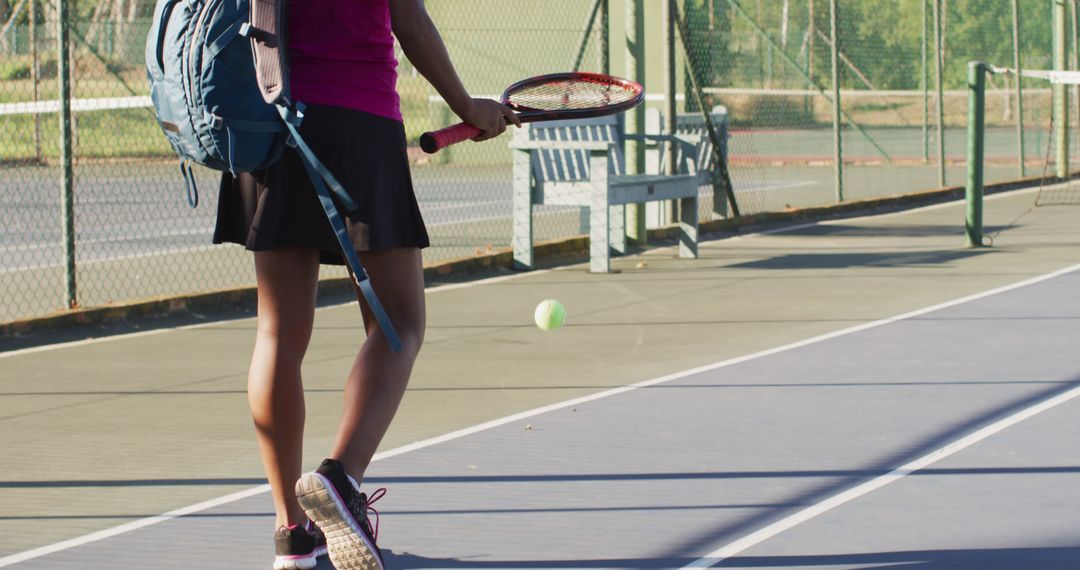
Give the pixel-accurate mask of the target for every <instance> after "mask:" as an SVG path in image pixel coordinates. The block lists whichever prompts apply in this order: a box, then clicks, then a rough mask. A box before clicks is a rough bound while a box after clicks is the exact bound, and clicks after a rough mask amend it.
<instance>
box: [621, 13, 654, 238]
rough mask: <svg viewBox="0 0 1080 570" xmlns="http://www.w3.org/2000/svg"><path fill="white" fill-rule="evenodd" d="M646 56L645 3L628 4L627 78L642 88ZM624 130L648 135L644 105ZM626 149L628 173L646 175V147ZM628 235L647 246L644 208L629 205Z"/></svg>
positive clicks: (628, 114)
mask: <svg viewBox="0 0 1080 570" xmlns="http://www.w3.org/2000/svg"><path fill="white" fill-rule="evenodd" d="M646 53H647V52H646V49H645V0H626V74H627V75H628V76H629V79H630V80H631V81H636V82H638V83H640V84H642V85H645V54H646ZM646 92H648V89H646ZM625 128H626V134H642V133H644V132H645V106H644V105H638V106H637V107H635V108H634V109H631V110H630V111H627V112H626V125H625ZM626 146H627V148H626V173H627V174H643V173H644V172H645V145H644V144H643V143H640V142H637V141H627V143H626ZM626 233H627V237H629V238H630V240H631V241H632V242H633V243H634V244H645V243H647V242H648V234H647V233H646V231H645V204H643V203H638V204H627V205H626ZM620 253H626V252H620Z"/></svg>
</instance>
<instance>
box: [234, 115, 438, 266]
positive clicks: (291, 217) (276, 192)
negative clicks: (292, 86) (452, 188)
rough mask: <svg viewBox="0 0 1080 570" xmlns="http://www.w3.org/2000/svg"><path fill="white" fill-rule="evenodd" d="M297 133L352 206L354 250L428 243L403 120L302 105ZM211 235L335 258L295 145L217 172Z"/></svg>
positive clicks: (333, 241) (336, 249) (337, 249)
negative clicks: (249, 167)
mask: <svg viewBox="0 0 1080 570" xmlns="http://www.w3.org/2000/svg"><path fill="white" fill-rule="evenodd" d="M304 115H305V116H304V122H303V123H302V124H301V125H300V134H301V135H303V137H304V140H305V141H306V142H307V143H308V146H310V147H311V149H312V150H313V151H314V152H315V156H316V157H318V158H319V160H320V161H321V162H322V163H323V164H324V165H325V166H326V168H327V169H328V170H330V172H331V173H333V174H334V177H335V178H337V179H338V181H339V182H341V184H342V186H344V187H345V190H346V191H347V192H348V193H349V195H350V196H352V198H353V200H355V201H356V204H357V205H358V206H359V209H358V210H357V211H355V212H353V213H352V214H348V215H347V216H346V214H345V212H344V210H343V209H342V208H341V205H340V204H339V205H338V210H339V211H340V212H341V213H342V216H343V219H344V220H345V224H346V228H347V229H348V232H349V237H350V239H351V240H352V245H353V247H355V248H356V250H357V251H361V252H362V251H378V250H384V249H392V248H396V247H417V248H424V247H427V246H428V245H430V242H429V241H428V234H427V229H426V228H425V227H424V219H423V217H422V216H421V214H420V208H419V206H417V203H416V194H415V193H414V191H413V186H412V177H411V175H410V173H409V160H408V155H407V153H406V149H405V127H404V125H402V124H401V123H400V122H399V121H395V120H393V119H388V118H386V117H380V116H378V115H372V114H370V113H365V112H363V111H356V110H353V109H344V108H341V107H329V106H324V105H309V106H308V108H307V111H306V112H305V114H304ZM214 243H238V244H240V245H243V246H244V247H246V248H247V249H249V250H251V251H264V250H273V249H283V248H308V249H318V250H320V251H321V252H322V256H321V258H322V262H323V263H328V264H335V265H342V264H344V258H343V257H342V255H341V246H340V245H339V243H338V240H337V238H336V237H335V236H334V232H333V230H332V229H331V226H330V222H329V220H327V218H326V213H325V212H324V211H323V208H322V205H321V204H320V202H319V198H318V195H317V194H316V193H315V189H314V188H313V187H312V185H311V180H310V179H309V178H308V175H307V171H306V170H305V169H304V165H303V163H302V162H301V161H300V156H299V154H298V153H297V152H296V150H295V149H292V148H289V147H286V148H285V151H284V153H283V155H282V158H281V160H279V161H278V162H276V163H275V164H274V165H273V166H271V167H270V168H267V169H266V170H262V171H259V172H256V173H253V174H241V175H239V176H237V177H233V176H232V175H231V174H229V173H225V174H223V175H222V177H221V189H220V196H219V197H218V211H217V225H216V228H215V230H214Z"/></svg>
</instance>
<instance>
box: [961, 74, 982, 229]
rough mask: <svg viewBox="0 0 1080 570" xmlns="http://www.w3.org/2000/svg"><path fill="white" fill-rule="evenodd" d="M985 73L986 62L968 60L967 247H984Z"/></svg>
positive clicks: (965, 226)
mask: <svg viewBox="0 0 1080 570" xmlns="http://www.w3.org/2000/svg"><path fill="white" fill-rule="evenodd" d="M986 72H987V66H986V64H985V63H983V62H979V61H972V62H970V63H968V130H967V188H966V191H965V197H966V200H967V217H966V219H965V222H964V235H965V236H966V237H967V245H968V247H982V245H983V240H982V218H983V155H984V152H983V151H984V149H983V145H984V142H985V134H986V132H985V122H986V121H985V119H986Z"/></svg>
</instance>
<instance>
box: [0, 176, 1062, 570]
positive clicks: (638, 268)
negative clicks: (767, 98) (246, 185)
mask: <svg viewBox="0 0 1080 570" xmlns="http://www.w3.org/2000/svg"><path fill="white" fill-rule="evenodd" d="M1034 198H1035V196H1034V194H1033V193H1032V192H1023V191H1022V192H1014V193H1009V194H1002V195H997V196H994V197H993V198H992V199H989V200H988V201H987V208H986V225H987V234H988V236H990V237H992V240H993V245H992V247H985V248H978V249H968V248H965V247H964V238H963V235H962V231H961V229H960V228H961V224H962V222H963V216H964V205H963V204H962V203H950V204H944V205H939V206H933V207H929V208H922V209H918V210H911V211H906V212H896V213H891V214H885V215H879V216H872V217H860V218H848V219H838V220H833V221H828V222H822V223H817V224H807V225H800V226H788V227H776V228H768V229H767V231H765V232H764V233H757V234H748V235H741V236H711V237H714V238H717V239H713V240H711V241H708V242H707V243H704V244H703V245H702V255H701V258H700V259H697V260H681V259H678V258H677V257H674V255H673V250H672V249H670V248H657V249H652V250H650V251H648V252H646V253H644V254H642V255H637V256H630V257H623V258H618V259H616V260H615V262H614V265H615V266H616V267H617V268H619V269H621V270H622V271H621V273H617V274H610V275H593V274H589V273H587V272H586V271H585V266H584V265H575V266H569V267H558V268H553V269H551V270H542V271H536V272H530V273H509V272H508V273H505V274H500V275H497V276H493V277H491V278H489V279H485V280H478V281H471V282H465V283H456V284H435V283H432V284H430V285H431V287H430V289H429V295H428V303H429V330H428V336H427V341H426V344H425V348H424V350H423V352H422V354H421V357H420V360H419V362H418V364H417V369H416V371H415V374H414V378H413V382H412V384H411V385H410V390H409V392H408V394H407V396H406V400H405V402H404V404H403V406H402V409H401V412H400V413H399V415H398V418H397V421H396V423H395V424H394V425H393V426H392V427H391V431H390V433H389V435H388V436H387V439H386V440H385V442H384V446H383V448H382V450H381V452H380V455H379V456H378V457H377V461H376V462H375V463H374V464H373V465H372V467H371V469H370V471H369V473H368V480H367V485H368V486H370V488H372V489H374V488H377V487H380V486H385V487H387V488H388V489H389V494H388V495H387V496H386V497H385V498H384V499H383V500H382V501H380V502H379V503H378V504H377V505H376V506H377V507H378V508H379V510H380V512H381V514H382V517H381V526H380V544H381V545H382V547H383V549H384V553H385V557H386V560H387V563H388V566H389V567H394V568H534V569H535V568H560V569H561V568H681V567H688V566H697V567H706V566H717V567H730V568H755V569H760V568H775V569H795V568H813V569H834V568H836V569H839V568H917V569H920V570H922V569H947V568H948V569H952V568H964V569H968V568H970V569H975V568H978V569H1016V568H1025V569H1026V568H1038V569H1059V568H1060V569H1065V568H1070V569H1071V568H1077V567H1078V565H1080V563H1078V562H1077V560H1080V530H1078V529H1080V509H1078V508H1077V505H1080V397H1078V396H1080V351H1078V350H1077V346H1078V343H1077V341H1078V339H1080V295H1077V291H1078V289H1080V231H1078V227H1080V208H1076V207H1040V208H1033V207H1032V205H1033V203H1034ZM547 297H555V298H558V299H560V300H562V301H563V303H564V304H565V305H566V307H567V311H568V319H567V325H566V326H565V327H563V328H562V329H560V330H558V331H554V332H547V333H545V332H542V331H540V330H538V329H537V328H536V327H535V326H533V325H532V323H531V318H532V309H533V307H534V306H535V304H536V303H537V302H539V301H540V300H542V299H544V298H547ZM358 319H359V315H358V312H357V310H356V308H355V306H352V305H337V306H330V307H327V308H324V309H322V310H320V312H319V315H318V318H317V323H316V327H317V331H316V334H315V338H314V340H313V342H312V346H311V349H310V351H309V355H308V359H307V362H306V365H305V370H304V373H305V382H306V385H307V389H308V391H307V405H308V431H307V434H306V436H307V450H306V455H307V461H308V463H309V465H311V466H312V467H314V465H316V464H317V462H318V461H319V459H321V457H322V455H321V454H322V453H323V451H324V450H325V449H326V448H327V447H328V446H329V441H330V438H331V434H332V433H333V429H334V427H335V423H336V418H337V414H338V411H339V408H340V404H339V400H340V394H339V386H340V384H341V379H342V376H343V374H344V371H345V369H346V368H347V366H348V363H349V362H350V361H351V359H352V356H353V354H354V350H355V345H356V344H357V342H358V341H359V338H358V335H359V332H358V330H357V322H358ZM253 324H254V323H253V321H251V320H231V321H221V322H215V321H213V320H212V319H210V318H208V319H207V322H205V323H203V324H199V325H196V326H186V327H182V328H162V329H157V330H153V331H145V332H141V333H137V334H132V335H129V336H120V337H114V338H110V339H100V340H95V341H87V342H78V343H72V344H66V345H58V346H41V347H37V348H32V349H25V350H19V351H8V352H6V353H0V375H2V377H3V381H2V382H0V425H2V426H3V429H2V430H0V447H2V448H3V449H4V461H3V463H2V464H0V566H11V567H17V568H35V569H36V568H42V569H44V568H252V569H257V568H269V567H270V560H271V559H272V544H271V541H270V536H271V533H272V524H273V516H272V508H271V504H270V500H269V495H268V494H267V493H266V492H265V488H264V487H263V486H262V482H263V476H262V470H261V466H260V462H259V459H258V456H257V451H256V448H255V443H254V436H253V434H252V431H251V428H250V420H249V419H248V416H247V409H246V400H245V394H244V384H245V378H246V365H247V359H248V356H249V353H250V348H251V342H252V339H253V334H254V333H253ZM329 567H330V566H329V564H324V565H321V566H320V568H329Z"/></svg>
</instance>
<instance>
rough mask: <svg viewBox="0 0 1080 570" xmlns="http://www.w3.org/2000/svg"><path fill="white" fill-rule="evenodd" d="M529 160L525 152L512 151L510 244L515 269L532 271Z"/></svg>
mask: <svg viewBox="0 0 1080 570" xmlns="http://www.w3.org/2000/svg"><path fill="white" fill-rule="evenodd" d="M529 160H530V157H529V153H528V152H527V151H520V150H515V151H514V180H513V200H512V202H513V205H512V209H513V226H514V228H513V240H512V242H513V246H514V268H515V269H532V267H533V219H532V210H533V204H532V181H531V180H530V173H529Z"/></svg>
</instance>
